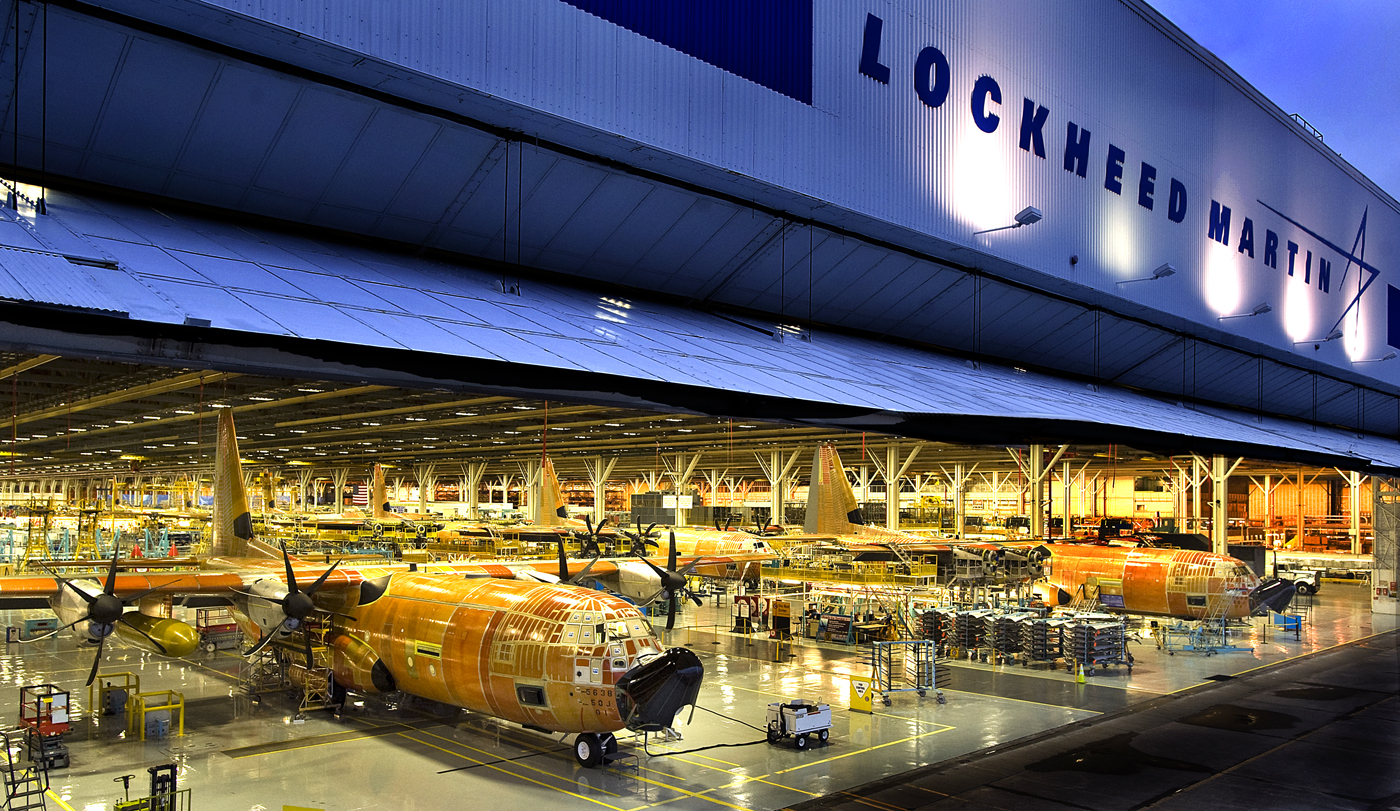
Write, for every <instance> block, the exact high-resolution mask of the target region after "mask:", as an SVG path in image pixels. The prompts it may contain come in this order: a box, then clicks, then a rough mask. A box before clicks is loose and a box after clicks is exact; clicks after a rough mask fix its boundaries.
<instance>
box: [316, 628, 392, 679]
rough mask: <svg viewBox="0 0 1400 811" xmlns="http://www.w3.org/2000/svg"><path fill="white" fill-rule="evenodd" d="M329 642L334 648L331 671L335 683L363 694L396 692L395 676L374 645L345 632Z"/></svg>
mask: <svg viewBox="0 0 1400 811" xmlns="http://www.w3.org/2000/svg"><path fill="white" fill-rule="evenodd" d="M326 642H327V644H329V645H330V648H331V672H333V673H334V674H335V682H336V684H339V685H341V686H343V687H347V688H349V689H351V690H357V691H359V692H361V693H388V692H391V691H393V689H394V676H393V674H392V673H390V672H389V668H387V667H385V665H384V662H383V661H381V660H380V658H379V654H378V653H376V652H375V650H374V648H371V647H370V646H369V645H367V644H366V643H364V642H362V641H361V640H359V639H358V638H356V637H354V636H351V635H350V634H347V633H344V632H340V633H337V634H335V635H334V636H332V637H331V638H330V639H328V640H326Z"/></svg>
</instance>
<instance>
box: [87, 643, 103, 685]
mask: <svg viewBox="0 0 1400 811" xmlns="http://www.w3.org/2000/svg"><path fill="white" fill-rule="evenodd" d="M106 642H107V637H106V636H105V635H104V636H99V637H98V638H97V655H96V656H94V657H92V670H91V671H89V672H88V678H87V685H86V686H87V687H91V686H92V683H93V682H94V681H97V666H98V665H100V664H102V646H103V645H104V644H106Z"/></svg>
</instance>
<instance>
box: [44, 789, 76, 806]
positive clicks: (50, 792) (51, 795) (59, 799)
mask: <svg viewBox="0 0 1400 811" xmlns="http://www.w3.org/2000/svg"><path fill="white" fill-rule="evenodd" d="M44 794H46V795H48V797H49V799H51V800H53V801H54V802H56V803H58V804H59V806H61V807H62V808H63V811H75V809H74V808H73V806H71V805H69V804H68V803H65V802H64V801H63V798H62V797H60V796H58V795H57V794H54V793H53V789H48V790H47V791H45V792H44Z"/></svg>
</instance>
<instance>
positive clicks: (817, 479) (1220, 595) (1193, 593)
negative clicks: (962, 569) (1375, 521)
mask: <svg viewBox="0 0 1400 811" xmlns="http://www.w3.org/2000/svg"><path fill="white" fill-rule="evenodd" d="M811 481H812V484H811V487H810V488H809V491H808V492H809V495H808V503H807V516H808V524H807V527H806V528H807V530H808V531H809V532H812V531H816V532H834V533H836V534H835V535H834V536H832V537H833V538H834V539H835V541H836V542H837V543H839V544H844V545H847V546H859V545H872V544H885V545H890V546H898V547H900V549H901V550H902V551H904V552H905V553H906V554H910V553H912V554H915V555H917V554H919V553H921V552H933V551H944V552H946V553H949V555H950V557H951V558H952V559H954V561H955V565H956V563H957V562H959V561H961V562H965V563H967V564H969V565H968V570H969V571H975V572H976V573H977V576H978V577H980V578H982V579H983V580H984V581H985V580H989V579H990V580H996V579H999V578H1000V579H1003V580H1004V579H1005V578H1006V575H1007V573H1008V572H1014V573H1016V574H1017V577H1019V578H1020V579H1024V580H1027V581H1029V580H1039V579H1041V578H1042V577H1043V578H1044V584H1045V585H1048V586H1049V587H1050V588H1049V589H1048V590H1049V591H1050V592H1051V593H1050V594H1048V595H1047V596H1048V597H1049V599H1050V602H1052V603H1057V604H1059V603H1067V602H1070V601H1072V600H1073V599H1074V598H1075V597H1077V596H1078V595H1080V594H1081V593H1083V592H1084V590H1085V589H1097V593H1098V596H1099V600H1100V602H1101V603H1102V604H1103V605H1105V606H1107V607H1109V608H1111V609H1113V610H1115V611H1120V612H1123V613H1129V614H1145V615H1156V616H1168V617H1180V618H1183V619H1206V618H1212V617H1221V616H1224V617H1227V618H1241V617H1248V616H1251V615H1253V614H1257V613H1261V612H1262V611H1263V610H1264V609H1273V610H1280V611H1281V610H1283V609H1284V608H1286V607H1287V605H1288V603H1289V601H1290V600H1291V599H1292V596H1293V590H1292V588H1291V587H1289V586H1282V585H1280V584H1278V583H1268V584H1266V583H1261V581H1260V580H1259V578H1258V576H1256V575H1255V574H1254V572H1253V571H1251V570H1250V568H1249V567H1248V566H1246V565H1245V564H1244V562H1243V561H1240V560H1238V559H1237V558H1233V557H1229V556H1227V555H1216V554H1212V553H1209V552H1198V551H1192V550H1183V549H1157V548H1150V547H1138V548H1134V547H1119V546H1099V545H1093V544H1076V543H1039V542H1036V541H1027V542H1011V543H985V542H979V543H966V544H963V543H935V542H930V541H928V540H925V539H920V538H917V537H915V536H911V535H906V534H904V533H900V532H896V531H892V530H887V529H881V528H878V527H866V526H862V525H860V524H859V523H858V522H859V512H860V511H859V509H858V505H857V503H856V500H855V494H854V492H853V491H852V489H851V485H850V482H849V481H848V480H847V479H846V476H845V472H844V469H843V468H842V467H841V460H840V457H839V456H838V455H837V453H836V449H835V447H834V446H831V445H823V446H821V447H820V448H819V449H818V450H817V453H816V455H815V456H814V458H813V462H812V480H811Z"/></svg>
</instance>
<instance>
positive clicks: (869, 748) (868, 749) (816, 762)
mask: <svg viewBox="0 0 1400 811" xmlns="http://www.w3.org/2000/svg"><path fill="white" fill-rule="evenodd" d="M952 729H954V727H947V728H945V729H935V730H934V731H932V732H923V733H920V734H918V735H910V736H909V737H907V738H900V739H899V740H897V741H890V742H889V743H882V744H879V745H876V746H867V747H866V748H864V749H857V750H855V751H854V752H846V753H845V754H841V755H836V756H835V757H829V758H825V759H823V760H814V761H812V762H811V763H804V764H802V765H801V766H793V767H792V768H791V769H780V770H778V771H776V772H773V774H787V773H788V772H795V771H798V770H799V769H807V768H810V767H812V766H820V765H821V764H823V763H830V762H831V761H833V760H840V759H841V758H847V757H851V756H852V755H863V754H865V753H866V752H874V751H875V750H876V749H884V748H885V747H886V746H894V745H896V744H901V743H908V742H910V741H916V740H918V739H919V738H927V737H928V736H930V735H938V734H940V733H943V732H948V731H951V730H952ZM763 776H764V777H768V776H769V775H763Z"/></svg>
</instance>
